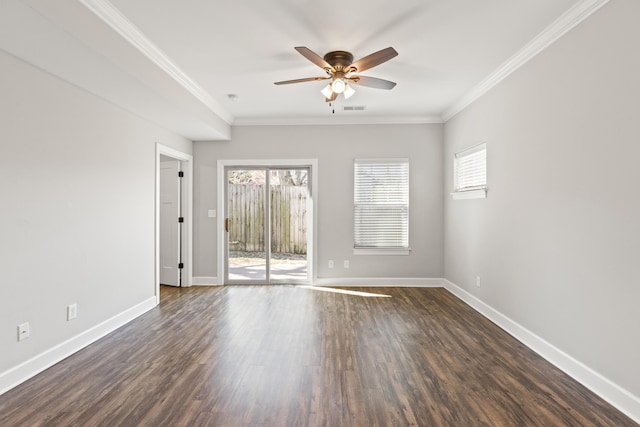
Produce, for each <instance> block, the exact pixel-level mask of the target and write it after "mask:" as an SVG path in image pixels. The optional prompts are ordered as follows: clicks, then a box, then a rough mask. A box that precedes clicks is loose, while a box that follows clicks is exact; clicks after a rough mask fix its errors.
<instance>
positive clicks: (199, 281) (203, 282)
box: [191, 276, 218, 286]
mask: <svg viewBox="0 0 640 427" xmlns="http://www.w3.org/2000/svg"><path fill="white" fill-rule="evenodd" d="M191 286H218V278H217V277H215V276H214V277H204V276H203V277H194V278H193V279H192V280H191Z"/></svg>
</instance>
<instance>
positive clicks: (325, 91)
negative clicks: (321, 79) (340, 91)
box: [320, 83, 333, 99]
mask: <svg viewBox="0 0 640 427" xmlns="http://www.w3.org/2000/svg"><path fill="white" fill-rule="evenodd" d="M320 92H322V94H323V95H324V97H325V98H327V99H328V98H331V96H333V90H331V83H329V84H328V85H327V86H325V88H324V89H322V90H321V91H320Z"/></svg>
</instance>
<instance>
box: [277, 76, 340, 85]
mask: <svg viewBox="0 0 640 427" xmlns="http://www.w3.org/2000/svg"><path fill="white" fill-rule="evenodd" d="M330 78H331V77H307V78H305V79H295V80H284V81H282V82H275V83H274V85H289V84H291V83H304V82H315V81H319V80H329V79H330Z"/></svg>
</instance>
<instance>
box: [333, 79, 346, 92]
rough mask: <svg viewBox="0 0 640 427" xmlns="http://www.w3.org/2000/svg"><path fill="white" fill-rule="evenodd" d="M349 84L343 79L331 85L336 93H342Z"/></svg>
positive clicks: (336, 80)
mask: <svg viewBox="0 0 640 427" xmlns="http://www.w3.org/2000/svg"><path fill="white" fill-rule="evenodd" d="M346 87H347V84H346V83H345V82H344V80H342V79H335V80H334V81H333V83H331V90H333V91H334V92H335V93H342V92H344V90H345V89H346Z"/></svg>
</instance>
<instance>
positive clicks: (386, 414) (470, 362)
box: [0, 286, 637, 427]
mask: <svg viewBox="0 0 640 427" xmlns="http://www.w3.org/2000/svg"><path fill="white" fill-rule="evenodd" d="M347 290H348V289H347ZM353 290H355V291H359V292H368V293H371V294H378V295H382V296H380V297H375V296H373V297H367V296H362V295H360V294H354V295H350V294H343V293H334V292H323V291H320V290H317V289H307V288H302V287H295V286H271V287H268V286H257V287H246V286H245V287H243V286H228V287H221V288H203V287H194V288H183V289H179V288H171V287H164V286H163V287H162V295H161V305H160V306H159V307H157V308H155V309H154V310H151V311H149V312H148V313H146V314H144V315H143V316H140V317H139V318H137V319H135V320H134V321H132V322H131V323H129V324H127V325H125V326H124V327H122V328H120V329H118V330H116V331H114V332H113V333H111V334H109V335H108V336H107V337H105V338H103V339H101V340H99V341H97V342H96V343H94V344H92V345H90V346H89V347H87V348H85V349H83V350H81V351H80V352H78V353H76V354H74V355H73V356H71V357H69V358H67V359H65V360H63V361H62V362H60V363H58V364H57V365H55V366H53V367H51V368H50V369H48V370H47V371H45V372H43V373H41V374H40V375H37V376H36V377H34V378H32V379H30V380H29V381H27V382H25V383H24V384H22V385H20V386H18V387H16V388H15V389H13V390H11V391H9V392H7V393H5V394H4V395H2V396H0V425H1V426H10V427H14V426H15V427H22V426H233V427H237V426H331V427H334V426H337V427H341V426H344V427H351V426H353V427H359V426H366V427H371V426H514V425H517V426H551V425H553V426H634V425H637V424H635V423H634V422H633V421H632V420H630V419H629V418H627V417H625V416H624V415H623V414H621V413H620V412H619V411H617V410H616V409H615V408H613V407H611V406H610V405H609V404H607V403H606V402H604V401H603V400H602V399H600V398H599V397H597V396H596V395H595V394H593V393H591V392H590V391H589V390H587V389H586V388H584V387H583V386H581V385H580V384H578V383H577V382H576V381H574V380H572V379H571V378H569V377H568V376H567V375H565V374H564V373H562V372H561V371H559V370H558V369H556V368H555V367H553V366H552V365H550V364H549V363H548V362H546V361H545V360H544V359H542V358H541V357H539V356H538V355H536V354H535V353H534V352H532V351H531V350H530V349H528V348H527V347H526V346H524V345H523V344H522V343H520V342H519V341H517V340H515V339H514V338H513V337H511V336H510V335H509V334H507V333H506V332H504V331H503V330H501V329H499V328H498V327H497V326H496V325H494V324H493V323H491V322H490V321H489V320H487V319H485V318H484V317H482V316H481V315H479V314H478V313H477V312H475V311H474V310H473V309H472V308H471V307H469V306H467V305H466V304H464V303H463V302H461V301H460V300H459V299H457V298H456V297H455V296H453V295H452V294H450V293H449V292H447V291H446V290H444V289H439V288H368V289H362V288H358V289H353Z"/></svg>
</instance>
